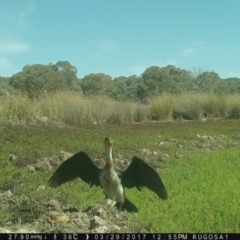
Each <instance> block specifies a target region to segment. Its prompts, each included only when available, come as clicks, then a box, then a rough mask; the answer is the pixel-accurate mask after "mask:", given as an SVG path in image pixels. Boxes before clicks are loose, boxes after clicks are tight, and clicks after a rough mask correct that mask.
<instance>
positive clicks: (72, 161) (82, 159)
mask: <svg viewBox="0 0 240 240" xmlns="http://www.w3.org/2000/svg"><path fill="white" fill-rule="evenodd" d="M100 172H101V169H100V168H99V167H97V166H96V165H95V164H94V162H93V161H92V160H91V158H90V157H89V156H88V155H87V154H86V153H85V152H82V151H81V152H78V153H76V154H75V155H73V156H72V157H70V158H69V159H67V160H66V161H64V162H63V163H62V164H61V165H60V166H59V167H58V169H57V170H56V171H55V172H54V174H53V175H52V177H51V178H50V179H49V181H48V184H49V186H50V187H57V186H60V185H61V184H63V183H66V182H68V181H71V180H73V179H75V178H77V177H79V178H81V179H82V180H83V181H84V182H86V183H88V184H90V187H92V186H93V185H96V186H101V183H100V180H99V174H100Z"/></svg>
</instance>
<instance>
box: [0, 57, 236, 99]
mask: <svg viewBox="0 0 240 240" xmlns="http://www.w3.org/2000/svg"><path fill="white" fill-rule="evenodd" d="M0 74H1V73H0ZM0 88H1V91H0V94H2V91H3V89H6V91H8V92H9V91H12V90H13V89H14V90H18V91H20V92H23V93H27V94H28V96H29V97H31V98H32V97H37V96H39V95H40V94H42V93H46V92H48V93H51V92H56V91H58V90H61V91H62V90H68V91H69V90H70V91H79V92H80V93H81V94H82V93H83V94H84V95H86V96H93V95H95V96H96V95H102V96H103V95H104V96H108V97H111V98H114V99H116V100H120V101H125V100H131V101H139V102H142V103H145V102H146V101H147V100H148V99H149V98H152V97H154V96H158V95H160V94H163V93H183V92H190V93H206V92H208V93H209V92H210V93H224V94H233V93H239V92H240V79H239V78H227V79H221V78H220V77H219V76H218V74H217V73H215V72H212V71H204V70H202V69H201V68H195V69H194V70H193V71H192V72H191V71H187V70H184V69H180V68H177V67H175V66H172V65H168V66H166V67H158V66H151V67H149V68H147V69H146V70H145V71H144V72H143V73H142V74H141V76H135V75H133V76H128V77H124V76H120V77H116V78H112V77H111V76H109V75H106V74H104V73H91V74H89V75H86V76H84V77H83V78H81V79H79V78H78V77H77V68H76V67H74V66H73V65H71V64H70V63H69V62H68V61H59V62H57V63H56V64H52V63H50V64H48V65H43V64H34V65H27V66H25V67H23V69H22V71H20V72H18V73H16V74H14V75H13V76H12V77H10V78H3V77H0Z"/></svg>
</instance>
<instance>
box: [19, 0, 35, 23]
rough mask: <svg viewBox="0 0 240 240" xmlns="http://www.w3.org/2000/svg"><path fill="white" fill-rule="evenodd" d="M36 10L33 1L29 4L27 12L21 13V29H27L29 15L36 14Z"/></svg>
mask: <svg viewBox="0 0 240 240" xmlns="http://www.w3.org/2000/svg"><path fill="white" fill-rule="evenodd" d="M35 8H36V7H35V3H34V1H33V0H31V1H30V2H29V5H28V7H27V8H26V9H25V10H23V11H21V12H20V13H19V15H18V25H19V26H20V27H26V26H27V25H28V22H27V18H28V16H29V15H31V14H32V13H33V12H34V10H35Z"/></svg>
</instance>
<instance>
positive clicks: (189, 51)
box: [182, 48, 195, 57]
mask: <svg viewBox="0 0 240 240" xmlns="http://www.w3.org/2000/svg"><path fill="white" fill-rule="evenodd" d="M194 52H195V50H194V49H193V48H187V49H185V50H184V51H183V52H182V55H183V56H184V57H187V56H189V55H191V54H194Z"/></svg>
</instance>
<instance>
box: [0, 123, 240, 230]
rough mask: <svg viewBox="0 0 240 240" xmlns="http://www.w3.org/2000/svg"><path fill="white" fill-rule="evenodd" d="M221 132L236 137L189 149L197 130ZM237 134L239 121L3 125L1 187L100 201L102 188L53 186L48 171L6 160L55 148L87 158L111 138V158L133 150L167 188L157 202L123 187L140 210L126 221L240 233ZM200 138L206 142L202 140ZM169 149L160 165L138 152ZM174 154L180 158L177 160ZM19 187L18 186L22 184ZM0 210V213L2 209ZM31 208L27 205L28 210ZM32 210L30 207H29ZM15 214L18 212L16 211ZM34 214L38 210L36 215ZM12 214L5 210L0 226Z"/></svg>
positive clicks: (76, 202)
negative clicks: (224, 142) (28, 168)
mask: <svg viewBox="0 0 240 240" xmlns="http://www.w3.org/2000/svg"><path fill="white" fill-rule="evenodd" d="M197 134H200V135H212V136H217V137H219V136H221V135H222V134H223V135H226V139H228V140H229V142H231V141H235V142H236V143H235V145H234V144H233V145H231V144H230V145H229V147H227V148H224V149H215V150H214V151H209V152H207V151H203V149H201V148H191V149H190V148H189V147H191V146H192V143H191V142H192V141H199V144H200V143H201V144H202V142H200V140H197V137H196V135H197ZM237 134H240V129H239V121H230V120H224V121H209V122H205V123H203V122H162V123H152V124H150V123H149V124H147V123H145V124H142V123H140V124H131V125H130V124H129V125H123V126H113V125H103V126H97V127H96V126H92V127H90V126H88V127H79V128H77V127H64V128H60V127H56V126H55V127H54V126H51V127H50V126H49V127H48V126H14V125H9V124H5V125H3V124H2V125H1V126H0V136H1V137H0V144H1V152H0V189H4V190H7V189H13V192H14V194H19V195H21V194H26V195H27V196H30V197H31V198H32V199H36V200H38V199H41V198H48V199H51V198H55V199H59V200H61V201H63V202H65V203H68V204H70V205H73V206H75V207H78V208H79V209H85V208H87V207H88V206H94V204H96V203H97V202H99V201H100V200H102V199H103V194H102V190H101V189H99V188H95V187H93V188H92V189H90V188H89V186H88V185H86V184H84V183H83V182H82V181H80V180H76V181H73V182H71V183H68V184H65V185H63V186H61V187H59V188H57V189H51V188H49V187H46V188H45V190H42V191H37V188H38V187H39V186H41V185H46V182H47V181H48V179H49V177H50V175H51V172H36V173H28V172H27V171H26V170H24V169H18V168H17V167H15V166H13V165H12V164H11V163H10V162H9V161H8V155H9V154H15V155H17V156H34V157H48V156H52V155H57V154H58V153H59V152H60V151H66V152H73V153H74V152H77V151H79V150H85V151H86V152H87V153H88V154H89V155H90V156H92V157H94V156H96V155H103V153H104V151H103V139H104V138H105V137H106V136H108V135H110V136H112V137H113V139H114V150H113V151H114V152H113V154H114V156H116V155H118V154H121V155H122V156H123V157H124V158H128V159H129V160H130V158H131V157H132V156H133V155H135V154H136V155H137V156H139V157H141V158H143V159H145V160H147V161H149V162H150V163H151V164H152V165H153V166H155V167H157V168H159V169H160V175H161V178H162V180H163V182H164V184H165V186H166V188H167V190H168V193H169V199H168V200H167V201H162V200H158V198H157V196H156V195H154V194H153V193H152V192H150V191H149V190H147V189H143V190H142V192H139V191H137V190H136V189H130V190H129V189H126V194H127V196H128V198H129V199H131V201H132V202H134V203H135V204H136V205H137V206H138V208H139V215H138V216H134V215H132V214H129V217H130V219H131V221H129V225H130V227H131V228H133V229H134V227H135V225H139V224H140V225H142V226H144V227H145V228H147V229H148V230H149V231H151V232H199V233H200V232H228V233H230V232H234V233H236V232H240V214H239V206H240V191H239V189H240V176H239V169H240V161H239V159H240V151H239V147H240V143H239V140H237V139H235V138H233V137H234V136H235V135H237ZM171 138H175V139H176V140H177V141H178V143H180V144H181V145H183V146H184V148H178V147H177V144H175V143H173V144H170V145H169V146H168V147H166V148H160V147H159V142H163V141H164V140H166V139H171ZM201 141H203V143H204V140H201ZM143 148H146V149H150V150H151V151H157V152H158V153H160V152H161V151H162V152H164V153H168V154H169V156H170V158H169V160H167V161H165V162H161V161H159V160H157V159H158V156H154V155H146V154H145V153H143V151H142V149H143ZM175 152H178V153H181V154H184V155H185V156H186V157H184V158H180V159H178V158H175V157H174V154H175ZM22 184H23V185H22ZM0 211H1V210H0ZM31 211H32V210H31ZM33 212H34V211H33ZM19 214H20V213H19ZM35 214H37V213H35ZM11 219H13V215H12V214H11V213H5V215H3V217H2V218H1V220H0V225H4V224H5V223H6V222H7V221H9V220H11Z"/></svg>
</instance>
